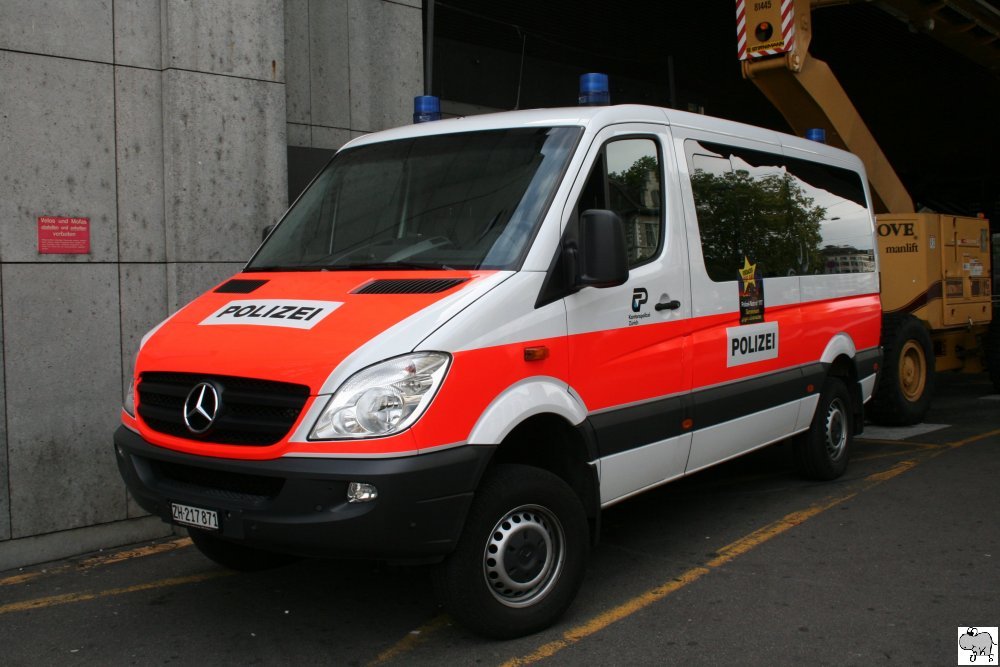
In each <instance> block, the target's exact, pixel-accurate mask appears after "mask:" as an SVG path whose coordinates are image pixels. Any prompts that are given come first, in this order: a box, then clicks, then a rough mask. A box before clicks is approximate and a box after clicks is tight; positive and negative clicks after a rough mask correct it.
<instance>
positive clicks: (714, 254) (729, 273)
mask: <svg viewBox="0 0 1000 667" xmlns="http://www.w3.org/2000/svg"><path fill="white" fill-rule="evenodd" d="M691 187H692V189H693V190H694V199H695V206H696V209H697V213H698V225H699V227H700V229H701V247H702V253H703V254H704V256H705V268H706V269H707V270H708V275H709V276H710V277H711V278H712V280H715V281H719V282H721V281H727V280H735V279H736V275H737V273H736V272H737V269H738V268H739V267H741V266H743V259H744V257H748V258H749V259H750V261H751V262H756V263H758V264H759V266H760V268H761V271H762V272H763V275H764V276H765V277H768V276H794V275H798V274H801V273H811V272H812V271H811V269H813V268H814V267H817V266H819V265H820V264H821V263H822V260H821V256H820V252H819V245H820V241H821V240H822V237H821V235H820V221H822V220H823V218H824V217H825V216H826V211H825V209H823V208H822V207H820V206H816V205H815V203H814V201H813V199H812V198H811V197H808V196H807V195H806V194H805V193H804V192H803V191H802V188H801V187H799V186H798V185H797V184H796V183H795V181H794V179H793V178H792V177H791V176H790V175H789V174H787V173H784V174H769V175H766V176H763V177H760V178H754V177H752V176H751V175H750V174H749V172H746V171H742V170H740V171H729V172H726V173H723V174H711V173H708V172H705V171H701V170H699V171H696V172H695V173H694V175H693V176H692V177H691Z"/></svg>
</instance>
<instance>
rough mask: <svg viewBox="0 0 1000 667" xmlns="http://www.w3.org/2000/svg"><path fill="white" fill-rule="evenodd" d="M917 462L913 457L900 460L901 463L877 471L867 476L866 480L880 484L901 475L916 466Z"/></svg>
mask: <svg viewBox="0 0 1000 667" xmlns="http://www.w3.org/2000/svg"><path fill="white" fill-rule="evenodd" d="M917 463H918V461H914V460H912V459H911V460H909V461H900V462H899V463H897V464H896V465H894V466H892V467H891V468H889V469H888V470H883V471H882V472H877V473H874V474H872V475H868V476H867V477H865V481H866V482H870V483H872V484H878V483H879V482H884V481H886V480H888V479H892V478H893V477H896V476H897V475H901V474H902V473H904V472H906V471H907V470H909V469H910V468H913V467H914V466H916V465H917Z"/></svg>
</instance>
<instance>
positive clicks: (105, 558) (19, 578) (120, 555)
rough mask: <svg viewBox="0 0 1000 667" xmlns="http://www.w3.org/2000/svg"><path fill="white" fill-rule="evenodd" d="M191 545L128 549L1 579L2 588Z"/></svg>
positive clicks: (183, 542) (184, 541) (183, 540)
mask: <svg viewBox="0 0 1000 667" xmlns="http://www.w3.org/2000/svg"><path fill="white" fill-rule="evenodd" d="M190 545H191V538H190V537H181V538H178V539H176V540H170V541H169V542H161V543H159V544H151V545H149V546H147V547H139V548H137V549H127V550H125V551H119V552H116V553H112V554H107V555H101V556H93V557H91V558H88V559H86V560H83V561H81V562H79V563H68V564H66V565H60V566H59V567H55V568H51V569H46V570H38V571H37V572H25V573H24V574H15V575H12V576H10V577H6V578H4V579H0V586H10V585H13V584H23V583H24V582H26V581H31V580H32V579H37V578H38V577H42V576H51V575H55V574H62V573H64V572H70V571H75V570H89V569H91V568H95V567H101V566H104V565H112V564H114V563H120V562H122V561H126V560H131V559H132V558H142V557H145V556H153V555H155V554H161V553H165V552H167V551H174V550H175V549H182V548H184V547H187V546H190Z"/></svg>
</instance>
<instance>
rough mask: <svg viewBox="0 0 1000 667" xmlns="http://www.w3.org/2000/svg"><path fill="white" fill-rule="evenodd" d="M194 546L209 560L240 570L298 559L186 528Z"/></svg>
mask: <svg viewBox="0 0 1000 667" xmlns="http://www.w3.org/2000/svg"><path fill="white" fill-rule="evenodd" d="M188 535H190V536H191V541H192V542H194V546H195V547H196V548H197V549H198V551H200V552H201V553H202V555H203V556H205V557H206V558H208V559H209V560H212V561H215V562H216V563H218V564H219V565H222V566H223V567H228V568H229V569H230V570H238V571H240V572H259V571H261V570H270V569H272V568H276V567H281V566H282V565H287V564H288V563H293V562H295V561H296V560H298V559H297V558H296V557H295V556H289V555H287V554H279V553H274V552H273V551H264V550H262V549H254V548H253V547H248V546H246V545H244V544H239V543H237V542H228V541H226V540H223V539H221V538H219V537H216V536H215V535H212V534H211V533H208V532H206V531H204V530H198V529H197V528H188Z"/></svg>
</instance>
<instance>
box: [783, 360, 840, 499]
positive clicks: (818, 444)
mask: <svg viewBox="0 0 1000 667" xmlns="http://www.w3.org/2000/svg"><path fill="white" fill-rule="evenodd" d="M853 443H854V413H853V412H852V411H851V396H850V394H849V393H848V392H847V387H845V386H844V383H843V381H841V380H840V379H839V378H835V377H831V378H827V379H826V382H825V383H824V385H823V391H822V392H820V395H819V405H817V406H816V414H815V415H813V420H812V424H811V425H810V426H809V430H808V431H806V432H805V433H802V434H800V435H798V436H796V437H795V440H794V441H793V443H792V447H793V452H794V455H795V468H796V470H797V471H798V472H799V474H801V475H803V476H805V477H809V478H811V479H826V480H829V479H836V478H838V477H840V476H841V475H843V474H844V471H845V470H847V461H848V459H849V458H850V456H851V445H852V444H853Z"/></svg>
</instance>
